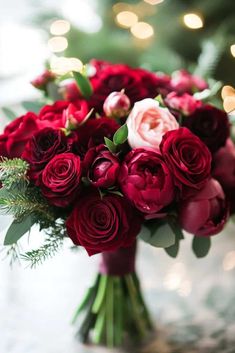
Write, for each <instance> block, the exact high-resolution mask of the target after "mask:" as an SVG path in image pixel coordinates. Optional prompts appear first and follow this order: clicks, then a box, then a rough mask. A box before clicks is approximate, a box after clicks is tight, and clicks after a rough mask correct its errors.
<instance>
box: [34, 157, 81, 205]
mask: <svg viewBox="0 0 235 353" xmlns="http://www.w3.org/2000/svg"><path fill="white" fill-rule="evenodd" d="M80 179H81V161H80V157H78V156H76V155H75V154H73V153H62V154H58V155H56V156H55V157H54V158H52V159H51V160H50V162H49V163H48V164H47V165H46V167H45V169H44V170H43V172H42V175H41V181H40V187H41V190H42V193H43V195H44V196H45V197H46V199H47V200H48V202H49V203H50V204H52V205H54V206H57V207H67V206H69V205H71V203H72V202H73V201H74V199H75V198H76V197H77V194H78V191H79V186H80Z"/></svg>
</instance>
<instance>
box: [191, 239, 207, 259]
mask: <svg viewBox="0 0 235 353" xmlns="http://www.w3.org/2000/svg"><path fill="white" fill-rule="evenodd" d="M192 247H193V251H194V253H195V255H196V256H197V257H198V258H201V257H204V256H206V255H207V254H208V252H209V250H210V247H211V238H210V237H197V236H195V237H194V238H193V244H192Z"/></svg>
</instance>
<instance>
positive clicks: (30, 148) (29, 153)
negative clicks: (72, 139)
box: [22, 128, 69, 184]
mask: <svg viewBox="0 0 235 353" xmlns="http://www.w3.org/2000/svg"><path fill="white" fill-rule="evenodd" d="M68 150H69V147H68V144H67V140H66V136H65V135H64V133H63V132H62V131H60V130H56V129H52V128H45V129H43V130H40V131H38V132H37V133H36V134H35V135H34V136H33V137H32V138H31V139H30V141H29V142H28V144H27V145H26V147H25V150H24V152H23V154H22V158H23V159H25V160H26V161H27V162H28V163H29V165H30V171H29V176H30V179H32V180H33V181H34V182H35V183H36V184H37V183H38V178H39V176H40V174H41V172H42V170H43V169H44V168H45V166H46V165H47V163H48V162H50V160H51V159H52V158H53V157H54V156H55V155H56V154H60V153H63V152H68Z"/></svg>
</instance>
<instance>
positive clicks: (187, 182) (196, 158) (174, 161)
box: [160, 128, 211, 198]
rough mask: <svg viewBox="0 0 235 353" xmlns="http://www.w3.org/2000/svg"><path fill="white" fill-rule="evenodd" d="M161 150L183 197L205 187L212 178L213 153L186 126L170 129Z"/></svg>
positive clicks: (163, 139) (164, 137) (163, 140)
mask: <svg viewBox="0 0 235 353" xmlns="http://www.w3.org/2000/svg"><path fill="white" fill-rule="evenodd" d="M160 150H161V152H162V155H163V157H164V160H165V162H166V164H167V165H168V167H169V169H170V170H171V172H172V174H173V175H174V182H175V185H176V186H177V187H178V188H179V190H180V192H181V197H183V198H185V197H187V196H188V193H191V192H192V191H193V190H200V189H202V188H203V186H204V185H205V184H206V182H207V181H208V179H209V178H210V172H211V153H210V151H209V150H208V148H207V147H206V145H205V144H204V143H203V142H202V141H201V140H200V139H199V138H198V137H197V136H195V135H194V134H193V133H192V132H190V131H189V130H188V129H186V128H179V129H177V130H172V131H168V132H167V133H166V134H165V135H164V136H163V138H162V142H161V144H160Z"/></svg>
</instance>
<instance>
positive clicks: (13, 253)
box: [0, 244, 20, 267]
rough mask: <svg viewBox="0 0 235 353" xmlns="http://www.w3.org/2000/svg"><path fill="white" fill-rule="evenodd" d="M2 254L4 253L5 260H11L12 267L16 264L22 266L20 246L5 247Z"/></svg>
mask: <svg viewBox="0 0 235 353" xmlns="http://www.w3.org/2000/svg"><path fill="white" fill-rule="evenodd" d="M0 252H2V253H4V257H3V259H4V260H5V259H9V264H10V266H11V267H12V266H13V265H14V263H15V262H17V263H18V264H20V248H19V245H18V244H12V245H10V246H7V247H6V246H4V247H3V248H2V249H1V250H0Z"/></svg>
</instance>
